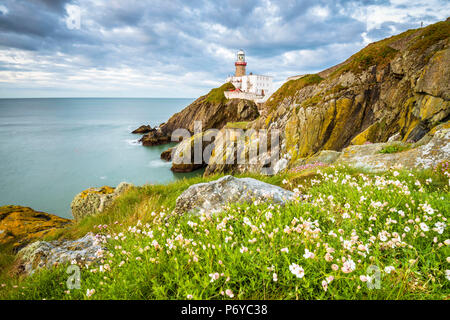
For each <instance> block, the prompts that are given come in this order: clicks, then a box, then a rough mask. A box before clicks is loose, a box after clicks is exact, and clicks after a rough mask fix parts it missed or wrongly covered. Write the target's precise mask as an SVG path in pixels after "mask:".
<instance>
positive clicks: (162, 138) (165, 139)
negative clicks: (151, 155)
mask: <svg viewBox="0 0 450 320" xmlns="http://www.w3.org/2000/svg"><path fill="white" fill-rule="evenodd" d="M139 142H142V145H143V146H158V145H160V144H166V143H169V142H170V136H169V135H167V134H166V133H164V132H163V131H162V130H161V128H160V127H158V128H155V129H152V130H151V131H150V132H148V133H147V134H145V135H143V136H142V138H141V139H139Z"/></svg>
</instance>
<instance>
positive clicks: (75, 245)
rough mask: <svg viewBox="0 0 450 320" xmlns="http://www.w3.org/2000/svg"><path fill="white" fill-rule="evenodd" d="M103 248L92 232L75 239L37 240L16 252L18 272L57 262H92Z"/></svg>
mask: <svg viewBox="0 0 450 320" xmlns="http://www.w3.org/2000/svg"><path fill="white" fill-rule="evenodd" d="M103 251H104V248H103V246H102V244H101V241H100V239H99V238H96V237H95V236H94V235H93V234H92V233H88V234H86V235H85V236H84V237H82V238H80V239H77V240H73V241H72V240H63V241H50V242H47V241H37V242H34V243H32V244H29V245H28V246H26V247H25V248H23V249H22V250H20V251H19V252H18V258H19V265H18V267H17V269H18V271H19V272H24V273H26V274H32V273H33V272H35V271H36V270H37V269H40V268H51V267H54V266H57V265H59V264H66V263H74V262H76V263H81V264H82V265H85V264H89V263H92V262H94V261H96V260H98V259H99V258H101V257H102V252H103Z"/></svg>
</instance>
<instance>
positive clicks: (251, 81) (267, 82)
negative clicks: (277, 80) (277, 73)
mask: <svg viewBox="0 0 450 320" xmlns="http://www.w3.org/2000/svg"><path fill="white" fill-rule="evenodd" d="M272 79H273V78H272V77H271V76H262V75H257V74H248V75H245V76H241V77H228V78H227V82H231V83H232V84H233V85H234V86H235V87H236V88H238V89H239V90H241V91H243V92H249V93H254V94H256V95H258V96H262V95H264V96H267V95H269V96H270V95H271V94H272Z"/></svg>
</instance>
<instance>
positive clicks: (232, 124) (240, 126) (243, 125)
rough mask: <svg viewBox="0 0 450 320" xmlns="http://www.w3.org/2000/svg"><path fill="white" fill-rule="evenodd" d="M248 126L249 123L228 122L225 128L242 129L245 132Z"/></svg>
mask: <svg viewBox="0 0 450 320" xmlns="http://www.w3.org/2000/svg"><path fill="white" fill-rule="evenodd" d="M248 124H249V122H248V121H241V122H228V123H227V124H226V125H225V128H227V129H242V130H245V129H247V127H248Z"/></svg>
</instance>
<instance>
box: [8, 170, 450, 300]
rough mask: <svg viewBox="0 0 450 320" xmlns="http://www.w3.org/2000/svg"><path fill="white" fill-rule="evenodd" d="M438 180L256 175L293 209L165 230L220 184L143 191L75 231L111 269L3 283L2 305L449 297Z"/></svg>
mask: <svg viewBox="0 0 450 320" xmlns="http://www.w3.org/2000/svg"><path fill="white" fill-rule="evenodd" d="M441 171H442V170H437V171H431V170H430V171H418V172H412V171H390V172H386V173H382V174H373V173H368V172H360V171H357V170H356V169H349V168H342V167H338V168H335V167H321V168H317V169H316V171H314V172H313V173H312V174H311V172H308V173H307V174H305V175H302V173H301V172H297V171H296V172H295V173H287V174H284V175H278V176H274V177H264V176H253V177H256V178H258V179H262V180H265V181H267V182H270V183H273V184H277V185H283V186H284V187H285V188H288V189H291V190H293V191H294V192H295V193H296V195H297V196H296V200H295V201H293V202H291V203H290V204H287V205H285V206H284V207H280V206H277V205H273V204H271V203H250V204H240V205H237V204H234V205H231V206H230V208H229V209H227V210H225V211H224V212H222V213H219V214H217V215H216V216H209V215H199V216H195V215H184V216H181V217H171V218H169V219H168V220H165V218H166V217H167V216H168V215H169V213H170V212H171V210H172V208H173V207H174V204H175V199H176V197H177V196H178V195H179V194H180V193H181V192H182V191H183V190H185V189H186V188H187V187H188V186H189V185H191V184H194V183H198V182H200V181H202V182H203V181H209V180H213V179H217V178H218V176H214V177H209V178H207V179H203V178H199V177H197V178H192V179H189V180H188V179H185V180H181V181H177V182H175V183H171V184H169V185H166V186H150V185H149V186H144V187H140V188H134V189H132V190H130V191H129V192H128V193H126V194H124V195H123V196H121V197H120V198H119V200H118V201H117V202H116V204H115V206H114V208H112V209H111V210H110V211H109V212H106V213H104V214H100V215H98V216H96V217H91V218H86V219H85V220H83V221H81V222H80V223H79V225H78V226H75V227H73V228H74V230H73V232H72V235H73V236H75V235H76V234H78V235H81V234H83V233H84V232H87V231H94V232H96V233H98V234H101V235H102V236H103V237H104V242H105V246H106V247H107V251H106V252H105V254H104V257H103V259H104V261H103V262H101V263H100V264H93V265H91V266H89V267H85V266H81V268H82V271H81V289H79V290H76V289H74V290H71V291H67V288H66V285H65V283H66V280H67V276H68V275H67V274H66V272H65V270H66V268H65V266H59V267H57V268H54V269H52V270H42V271H40V272H37V273H35V274H34V275H33V276H30V277H27V278H19V279H17V278H14V279H11V278H9V279H5V280H0V284H1V283H3V284H5V285H4V286H0V298H3V299H18V298H19V299H24V298H26V299H44V298H45V299H187V298H191V297H192V298H193V299H230V298H232V299H446V298H448V294H449V292H450V291H449V289H450V286H449V284H450V281H449V275H448V274H447V275H446V272H447V271H446V270H447V269H448V261H446V260H447V257H449V255H450V246H449V245H450V240H449V235H450V234H449V232H448V230H447V229H446V222H445V220H446V219H447V218H448V207H449V205H450V195H449V185H448V177H447V175H445V174H441ZM300 194H302V195H304V196H303V198H302V197H301V196H300ZM115 221H120V223H115ZM100 224H101V225H102V228H97V227H96V225H100ZM105 225H107V226H106V227H105ZM75 229H78V230H79V231H78V232H75ZM107 235H110V237H109V238H107ZM371 268H372V269H371ZM371 270H376V272H377V273H372V271H371ZM447 273H448V272H447ZM377 275H379V281H378V280H376V279H377V278H376V277H377ZM368 283H372V284H374V285H377V284H379V285H380V287H379V289H375V288H374V289H370V288H369V287H368V286H367V284H368Z"/></svg>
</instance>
